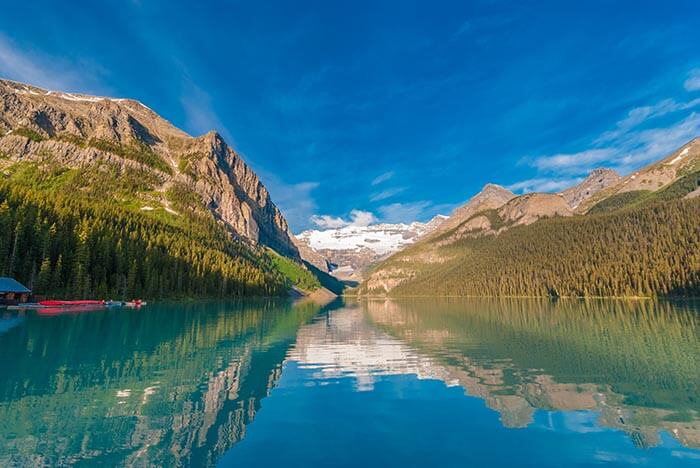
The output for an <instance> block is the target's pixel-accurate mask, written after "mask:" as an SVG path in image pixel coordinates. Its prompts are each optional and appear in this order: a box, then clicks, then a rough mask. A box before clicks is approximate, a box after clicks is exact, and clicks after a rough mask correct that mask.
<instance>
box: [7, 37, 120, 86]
mask: <svg viewBox="0 0 700 468" xmlns="http://www.w3.org/2000/svg"><path fill="white" fill-rule="evenodd" d="M103 74H104V70H103V69H102V68H101V67H99V66H98V65H96V64H94V63H92V62H89V61H86V60H75V61H70V60H66V59H59V58H56V57H51V56H47V55H45V54H39V53H36V52H33V51H30V50H27V49H26V48H22V47H20V46H18V45H17V44H16V43H14V42H13V41H11V40H9V39H7V38H6V37H5V36H3V35H2V34H0V76H2V77H5V78H9V79H11V80H15V81H21V82H24V83H29V84H33V85H35V86H40V87H42V88H48V89H51V90H57V91H59V90H60V91H69V92H82V93H93V94H102V95H111V94H113V93H111V92H110V90H109V89H108V88H105V87H104V85H102V84H101V83H100V82H99V81H100V77H101V76H102V75H103Z"/></svg>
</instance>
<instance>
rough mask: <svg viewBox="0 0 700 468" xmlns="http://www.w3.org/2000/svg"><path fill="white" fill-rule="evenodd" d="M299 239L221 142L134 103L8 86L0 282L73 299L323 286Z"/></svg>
mask: <svg viewBox="0 0 700 468" xmlns="http://www.w3.org/2000/svg"><path fill="white" fill-rule="evenodd" d="M292 238H293V236H292V235H291V233H290V232H289V229H288V226H287V222H286V220H285V219H284V217H283V216H282V214H281V212H280V211H279V210H278V208H277V207H276V206H275V205H274V203H273V202H272V200H271V198H270V195H269V193H268V192H267V189H266V188H265V187H264V186H263V184H262V183H261V181H260V180H259V179H258V177H257V175H256V174H255V173H254V172H253V171H252V170H251V169H250V167H248V166H247V164H246V163H245V162H244V161H243V160H242V159H241V157H240V156H239V155H238V154H237V153H236V152H235V151H234V150H233V149H231V148H230V147H229V146H228V145H227V144H226V143H225V142H224V140H223V139H222V138H221V136H220V135H218V134H217V133H216V132H213V131H212V132H209V133H207V134H205V135H202V136H200V137H192V136H190V135H188V134H186V133H185V132H183V131H181V130H179V129H177V128H175V127H174V126H173V125H172V124H170V123H169V122H168V121H166V120H165V119H163V118H162V117H160V116H158V115H157V114H155V113H154V112H153V111H152V110H150V109H149V108H147V107H146V106H144V105H143V104H141V103H139V102H136V101H132V100H128V99H113V98H107V97H95V96H86V95H78V94H67V93H61V92H53V91H47V90H43V89H40V88H36V87H33V86H30V85H24V84H22V83H16V82H11V81H5V80H0V275H3V276H11V277H14V278H16V279H17V280H19V281H21V282H23V283H24V284H26V285H27V286H29V287H30V288H32V289H33V290H34V291H35V292H36V293H37V294H39V295H46V296H56V297H61V298H85V297H100V298H105V297H113V298H133V297H144V298H158V297H194V296H216V297H231V296H253V295H254V296H268V295H285V294H287V292H288V291H289V290H290V289H291V287H292V286H296V287H297V288H298V289H301V290H303V291H313V290H314V289H318V288H320V287H321V280H319V279H318V278H317V276H318V275H317V274H316V273H315V272H313V271H311V270H310V269H309V268H307V267H306V266H305V265H304V264H303V262H302V260H301V258H300V257H299V254H298V251H297V249H296V247H295V246H294V244H293V240H292ZM278 254H279V255H278Z"/></svg>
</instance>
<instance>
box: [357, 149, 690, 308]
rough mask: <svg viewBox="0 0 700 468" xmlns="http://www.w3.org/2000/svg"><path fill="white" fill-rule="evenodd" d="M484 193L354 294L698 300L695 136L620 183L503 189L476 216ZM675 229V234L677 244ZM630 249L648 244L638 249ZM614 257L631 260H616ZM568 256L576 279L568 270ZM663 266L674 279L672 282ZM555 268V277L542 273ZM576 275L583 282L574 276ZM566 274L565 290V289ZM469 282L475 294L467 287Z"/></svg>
mask: <svg viewBox="0 0 700 468" xmlns="http://www.w3.org/2000/svg"><path fill="white" fill-rule="evenodd" d="M486 187H487V188H488V189H489V190H482V192H480V193H479V194H477V195H476V196H474V197H472V199H470V201H469V202H468V203H467V204H466V205H464V206H462V207H460V208H458V209H456V210H455V211H454V214H453V219H452V220H450V219H448V220H447V221H445V222H444V223H443V225H442V229H440V230H439V231H440V232H435V233H433V234H432V235H430V236H428V237H426V238H425V239H423V240H421V241H419V242H417V243H415V244H413V245H411V246H409V247H407V248H406V249H404V250H402V251H399V252H397V253H396V254H394V255H392V256H391V257H389V258H388V259H386V260H384V261H383V262H381V263H380V264H378V265H377V266H376V267H375V268H374V269H373V271H372V274H371V275H370V276H369V277H368V278H366V279H365V281H364V282H363V284H362V285H361V287H360V293H361V294H380V295H386V294H389V295H391V294H393V291H394V290H397V291H400V295H411V294H412V293H413V292H415V291H421V292H422V293H424V292H425V291H433V292H434V293H435V294H438V295H441V294H443V295H462V294H468V295H470V294H475V295H554V296H559V295H584V296H589V295H603V296H605V295H655V294H661V295H673V294H679V295H688V294H691V295H692V294H698V291H696V290H697V288H698V287H699V286H700V278H698V277H697V275H698V273H697V271H700V270H698V267H697V265H695V264H694V263H693V261H692V259H691V258H690V257H692V255H691V254H689V253H687V252H686V250H687V249H691V250H692V249H694V248H695V247H692V246H693V245H694V243H695V242H697V240H698V239H694V238H693V237H697V235H696V234H693V233H697V232H698V231H700V225H698V226H696V224H698V223H700V216H696V215H695V214H693V213H695V210H696V209H697V208H698V206H696V205H697V204H693V203H692V202H693V199H697V198H698V197H697V194H698V193H700V139H698V138H696V139H693V140H692V141H690V142H689V143H687V144H685V145H683V146H681V148H679V149H678V150H677V151H675V152H673V153H672V154H671V155H669V156H667V157H664V158H663V159H661V160H659V161H657V162H654V163H652V164H650V165H648V166H646V167H643V168H641V169H639V170H637V171H635V172H634V173H632V174H630V175H628V176H625V177H620V176H619V175H617V174H616V173H614V172H613V171H610V170H606V169H596V170H594V171H592V173H591V174H589V176H588V177H587V178H585V179H584V180H583V181H582V182H580V183H579V184H577V185H576V186H574V187H571V188H569V189H566V190H564V191H562V192H560V193H536V192H535V193H526V194H522V195H518V196H516V195H514V194H513V196H512V197H511V196H510V195H508V194H507V192H501V194H505V196H503V197H501V198H498V197H493V198H490V199H489V198H488V197H487V199H489V201H490V204H489V205H486V206H488V208H487V209H482V208H483V205H482V204H481V203H480V198H481V197H482V196H483V194H484V193H485V192H486V193H488V192H490V191H492V190H493V187H494V186H493V185H487V186H486ZM686 200H688V201H686ZM464 213H466V216H465V215H464ZM679 216H685V217H690V219H680V218H679ZM655 220H656V221H655ZM659 223H660V225H659ZM640 226H645V227H644V229H645V230H644V229H643V230H641V231H640V230H639V229H640ZM596 229H597V230H598V231H595V230H596ZM616 229H617V230H619V231H616ZM674 229H676V230H677V235H679V236H681V237H680V238H678V239H676V240H675V241H674V239H673V237H672V233H673V232H674V231H673V230H674ZM622 232H625V235H624V236H622V235H620V233H622ZM654 236H658V237H654ZM634 243H639V244H642V245H647V246H648V247H647V248H645V249H642V250H641V251H640V248H639V246H638V245H633V244H634ZM515 246H519V247H517V248H516V247H515ZM555 246H556V249H555V248H554V247H555ZM646 249H648V250H650V251H647V250H646ZM621 252H628V254H629V256H628V257H620V255H621ZM567 256H572V258H570V259H569V260H570V261H572V262H573V261H574V259H575V262H576V264H577V265H579V266H580V267H581V268H580V270H581V272H576V271H574V270H571V269H568V268H567V266H566V264H565V262H567V260H566V259H567V258H568V257H567ZM683 256H686V257H687V259H686V260H685V261H681V260H680V259H681V258H682V257H683ZM646 257H650V258H646ZM613 258H617V259H618V262H619V265H618V267H617V270H614V269H613V268H614V266H613V265H612V264H608V263H609V262H610V261H612V260H611V259H613ZM642 258H645V260H641V259H642ZM640 262H643V263H640ZM660 263H663V264H664V265H666V266H663V267H662V266H660ZM597 264H599V265H600V270H601V271H598V270H597V269H596V268H595V265H597ZM603 265H604V266H603ZM669 265H670V266H669ZM496 266H498V268H500V270H494V268H496ZM538 268H539V269H538ZM590 268H592V270H591V271H590V272H588V270H589V269H590ZM668 268H672V269H673V271H674V275H676V276H674V277H673V278H676V279H670V278H672V277H670V276H668V273H667V269H668ZM552 270H557V271H559V272H560V273H559V275H558V276H548V272H551V271H552ZM583 271H586V272H588V273H586V274H587V275H588V276H580V274H583ZM459 272H461V273H459ZM623 272H624V274H623ZM601 275H603V276H601ZM605 275H609V278H606V277H605ZM567 277H568V278H569V283H565V282H564V283H562V281H564V279H565V278H567ZM612 278H614V279H612ZM676 280H677V281H676ZM609 281H613V283H609ZM476 284H481V287H480V289H479V288H477V289H474V288H475V285H476ZM548 284H549V285H548ZM553 285H556V286H553ZM438 291H442V292H438ZM397 294H399V293H397Z"/></svg>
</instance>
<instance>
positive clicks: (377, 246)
mask: <svg viewBox="0 0 700 468" xmlns="http://www.w3.org/2000/svg"><path fill="white" fill-rule="evenodd" d="M445 219H447V217H446V216H442V215H438V216H435V217H434V218H433V219H432V220H430V221H429V222H427V223H420V222H413V223H410V224H385V223H382V224H373V225H369V226H356V225H350V226H345V227H341V228H337V229H326V230H308V231H304V232H302V233H300V234H298V235H297V236H296V239H297V247H298V248H299V251H300V252H301V255H302V257H304V259H305V260H307V261H309V262H311V263H313V264H314V265H316V266H317V267H318V268H321V269H324V270H325V271H328V272H329V273H332V274H333V275H334V276H335V277H337V278H339V279H341V280H346V281H349V282H355V281H360V280H361V279H362V278H363V275H364V273H365V271H366V270H367V268H368V267H369V266H371V265H373V264H375V263H377V262H378V261H380V260H381V259H383V258H386V257H387V256H389V255H391V254H392V253H395V252H398V251H399V250H401V249H403V248H405V247H406V246H408V245H410V244H412V243H413V242H416V241H417V240H418V239H420V238H422V237H423V236H426V235H428V234H430V233H431V232H433V231H434V230H435V229H436V228H438V226H440V224H442V222H443V221H444V220H445Z"/></svg>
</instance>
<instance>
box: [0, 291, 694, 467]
mask: <svg viewBox="0 0 700 468" xmlns="http://www.w3.org/2000/svg"><path fill="white" fill-rule="evenodd" d="M638 464H643V465H646V466H654V467H656V466H700V305H699V304H698V303H693V302H680V303H671V302H655V301H613V300H596V301H573V300H572V301H564V300H561V301H557V302H551V301H545V300H496V299H493V300H487V299H483V300H435V299H433V300H427V299H426V300H401V301H383V300H382V301H361V302H355V301H345V302H343V301H342V300H338V301H336V302H334V303H332V304H330V305H327V306H325V307H321V306H319V305H315V304H313V303H297V304H293V303H291V302H288V301H272V300H255V301H243V302H228V303H223V302H211V303H205V304H194V303H163V304H154V305H149V306H147V307H145V308H143V309H141V310H131V309H119V310H101V311H93V312H83V313H66V314H51V315H47V314H42V313H40V312H37V311H30V312H26V313H18V312H16V311H6V310H4V309H0V466H43V465H49V466H66V465H68V466H70V465H75V466H95V465H101V466H216V465H218V466H223V467H228V466H236V467H239V466H258V467H259V466H275V465H276V466H306V467H309V466H310V467H314V466H348V467H350V466H353V467H357V466H538V467H539V466H597V465H611V466H626V465H638Z"/></svg>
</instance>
